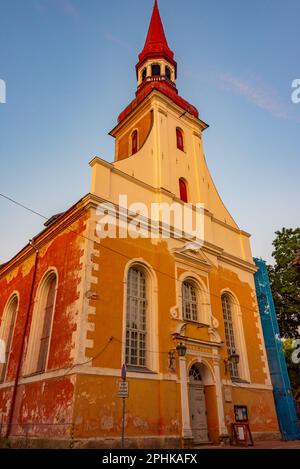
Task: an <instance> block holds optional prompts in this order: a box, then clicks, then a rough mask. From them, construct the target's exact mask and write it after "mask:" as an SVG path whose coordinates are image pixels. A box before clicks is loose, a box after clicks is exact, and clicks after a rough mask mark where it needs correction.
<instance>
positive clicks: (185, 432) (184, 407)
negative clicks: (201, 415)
mask: <svg viewBox="0 0 300 469" xmlns="http://www.w3.org/2000/svg"><path fill="white" fill-rule="evenodd" d="M179 369H180V388H181V415H182V436H183V438H193V434H192V430H191V422H190V406H189V391H188V383H187V374H186V362H185V357H179Z"/></svg>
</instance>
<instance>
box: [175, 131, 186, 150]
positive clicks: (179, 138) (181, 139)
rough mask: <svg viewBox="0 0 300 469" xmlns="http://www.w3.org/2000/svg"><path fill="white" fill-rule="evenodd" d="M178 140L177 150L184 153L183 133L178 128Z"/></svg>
mask: <svg viewBox="0 0 300 469" xmlns="http://www.w3.org/2000/svg"><path fill="white" fill-rule="evenodd" d="M176 138H177V148H178V149H179V150H181V151H184V145H183V132H182V130H181V129H179V128H178V127H177V129H176Z"/></svg>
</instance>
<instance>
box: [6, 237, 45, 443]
mask: <svg viewBox="0 0 300 469" xmlns="http://www.w3.org/2000/svg"><path fill="white" fill-rule="evenodd" d="M29 244H30V245H31V247H32V249H33V250H34V251H35V261H34V270H33V275H32V281H31V288H30V294H29V301H28V306H27V311H26V317H25V324H24V329H23V335H22V340H21V347H20V354H19V360H18V365H17V371H16V379H15V382H14V387H13V393H12V398H11V405H10V409H9V414H8V421H7V429H6V434H5V438H8V437H9V435H10V432H11V427H12V421H13V415H14V409H15V403H16V397H17V390H18V384H19V379H20V374H21V367H22V359H23V354H24V347H25V339H26V332H27V328H28V323H29V316H30V309H31V305H32V300H33V292H34V285H35V279H36V273H37V266H38V260H39V251H38V249H37V248H36V247H35V245H34V242H33V240H32V239H30V240H29Z"/></svg>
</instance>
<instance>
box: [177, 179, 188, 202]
mask: <svg viewBox="0 0 300 469" xmlns="http://www.w3.org/2000/svg"><path fill="white" fill-rule="evenodd" d="M179 192H180V200H182V202H185V203H187V201H188V196H187V187H186V183H185V182H184V180H183V179H179Z"/></svg>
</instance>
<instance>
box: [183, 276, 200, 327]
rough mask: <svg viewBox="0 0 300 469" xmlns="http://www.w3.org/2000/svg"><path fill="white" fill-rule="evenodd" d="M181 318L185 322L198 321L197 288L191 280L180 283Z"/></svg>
mask: <svg viewBox="0 0 300 469" xmlns="http://www.w3.org/2000/svg"><path fill="white" fill-rule="evenodd" d="M182 317H183V319H184V320H186V321H198V295H197V287H196V285H195V284H194V282H192V281H191V280H185V281H184V282H183V283H182Z"/></svg>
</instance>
